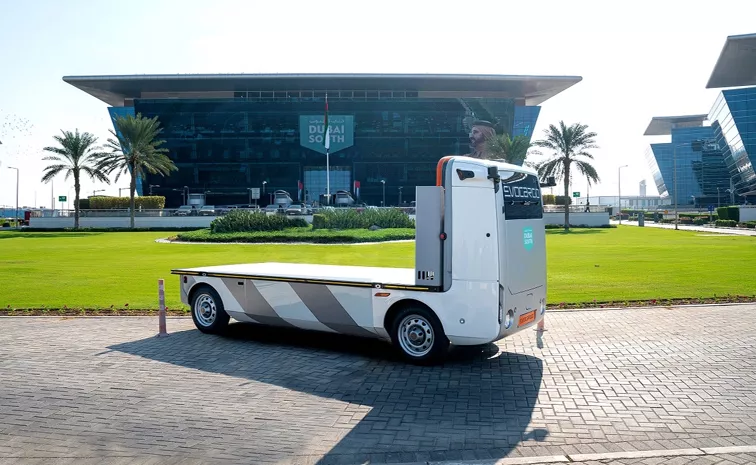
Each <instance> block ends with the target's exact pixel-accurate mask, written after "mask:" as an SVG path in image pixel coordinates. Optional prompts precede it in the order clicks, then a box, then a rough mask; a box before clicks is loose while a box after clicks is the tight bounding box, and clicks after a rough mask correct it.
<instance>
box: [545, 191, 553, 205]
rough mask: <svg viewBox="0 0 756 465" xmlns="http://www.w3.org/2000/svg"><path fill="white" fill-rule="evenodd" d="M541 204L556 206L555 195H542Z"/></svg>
mask: <svg viewBox="0 0 756 465" xmlns="http://www.w3.org/2000/svg"><path fill="white" fill-rule="evenodd" d="M543 204H544V205H556V195H554V194H543Z"/></svg>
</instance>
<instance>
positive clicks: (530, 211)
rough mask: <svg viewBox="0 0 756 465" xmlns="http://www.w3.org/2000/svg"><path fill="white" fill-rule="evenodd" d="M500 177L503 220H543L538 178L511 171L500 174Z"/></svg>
mask: <svg viewBox="0 0 756 465" xmlns="http://www.w3.org/2000/svg"><path fill="white" fill-rule="evenodd" d="M500 175H501V187H502V189H501V191H502V193H503V195H504V219H506V220H525V219H540V218H543V205H541V187H540V185H539V183H538V178H537V177H536V176H533V175H531V174H527V173H516V172H512V171H506V172H501V173H500Z"/></svg>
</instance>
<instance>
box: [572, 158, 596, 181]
mask: <svg viewBox="0 0 756 465" xmlns="http://www.w3.org/2000/svg"><path fill="white" fill-rule="evenodd" d="M574 163H575V166H576V167H577V169H578V171H580V173H581V174H582V175H583V176H585V177H586V179H588V183H589V184H596V183H598V182H599V181H600V178H599V175H598V172H597V171H596V168H594V167H593V165H591V164H590V163H588V162H586V161H583V160H575V162H574Z"/></svg>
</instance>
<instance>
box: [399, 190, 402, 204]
mask: <svg viewBox="0 0 756 465" xmlns="http://www.w3.org/2000/svg"><path fill="white" fill-rule="evenodd" d="M399 206H400V207H401V206H402V186H399Z"/></svg>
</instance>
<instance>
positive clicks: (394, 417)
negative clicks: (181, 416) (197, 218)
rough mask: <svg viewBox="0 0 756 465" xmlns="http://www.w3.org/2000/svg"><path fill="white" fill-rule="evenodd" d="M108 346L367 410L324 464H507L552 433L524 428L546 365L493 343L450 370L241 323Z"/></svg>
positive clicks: (463, 354) (455, 357) (458, 359)
mask: <svg viewBox="0 0 756 465" xmlns="http://www.w3.org/2000/svg"><path fill="white" fill-rule="evenodd" d="M166 343H167V344H166ZM109 348H110V349H112V350H116V351H120V352H124V353H128V354H132V355H136V356H141V357H144V358H147V359H150V360H155V361H160V362H165V363H171V364H175V365H180V366H183V367H187V368H193V369H197V370H202V371H205V372H209V373H217V374H223V375H228V376H234V377H238V378H244V379H248V380H255V381H259V382H263V383H269V384H273V385H276V386H280V387H284V388H287V389H292V390H295V391H299V392H302V393H306V394H311V395H316V396H321V397H324V398H330V399H337V400H340V401H344V402H350V403H354V404H360V405H365V406H369V407H370V408H371V409H370V411H369V412H368V413H367V415H366V416H365V417H364V418H361V419H360V420H359V421H358V422H357V423H356V424H354V422H352V423H346V424H341V425H338V426H337V427H338V428H342V429H341V430H339V429H336V428H334V431H336V432H338V431H343V428H347V429H349V428H351V429H350V430H349V433H348V434H347V435H346V436H344V437H343V438H342V439H341V440H340V441H339V442H338V443H337V444H336V445H335V446H334V447H332V448H331V450H330V451H329V452H328V453H326V454H325V455H324V456H323V457H322V458H321V459H320V461H319V462H318V463H319V464H323V465H325V464H332V463H382V462H414V461H422V460H459V459H463V458H465V459H475V458H479V459H483V458H501V457H505V456H506V455H508V454H509V453H510V452H511V451H512V449H514V447H515V446H516V445H517V444H519V443H520V442H521V441H523V440H531V439H535V440H538V441H540V440H543V439H545V438H546V436H547V434H548V432H547V431H546V430H542V429H541V430H534V431H527V428H528V424H529V423H530V420H531V416H532V413H533V408H534V405H535V402H536V399H537V397H538V391H539V388H540V385H541V378H542V375H543V365H542V361H541V360H540V359H538V358H536V357H532V356H528V355H522V354H515V353H509V352H500V351H499V348H498V346H496V345H495V344H488V345H486V346H483V347H463V348H456V349H453V350H452V351H451V352H450V354H449V357H448V359H447V361H446V362H445V363H444V364H443V365H439V366H434V367H419V366H414V365H410V364H406V363H404V362H402V361H400V359H399V358H398V357H397V356H396V355H394V353H393V349H392V348H391V346H390V345H388V344H387V343H384V342H381V341H376V340H369V339H362V338H354V337H349V336H341V335H333V334H323V333H316V332H310V331H300V330H291V329H279V328H270V327H261V326H257V325H252V324H245V323H235V324H231V325H230V326H229V328H228V331H227V332H226V334H224V335H223V336H211V335H205V334H201V333H200V332H199V331H196V330H190V331H182V332H177V333H173V334H171V336H170V337H169V338H164V339H157V338H149V339H143V340H138V341H133V342H127V343H123V344H118V345H114V346H111V347H109ZM226 401H229V402H234V401H235V399H226ZM286 413H287V412H286V411H282V412H281V414H282V415H286ZM346 413H347V415H349V412H346ZM252 421H254V420H252ZM323 426H324V428H326V429H327V428H329V427H331V426H332V425H328V424H325V425H323ZM250 439H254V438H250ZM281 440H282V442H285V441H286V438H285V437H283V438H281ZM304 446H305V445H301V447H304ZM305 452H306V451H305Z"/></svg>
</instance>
